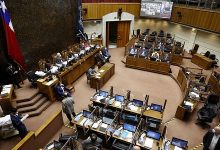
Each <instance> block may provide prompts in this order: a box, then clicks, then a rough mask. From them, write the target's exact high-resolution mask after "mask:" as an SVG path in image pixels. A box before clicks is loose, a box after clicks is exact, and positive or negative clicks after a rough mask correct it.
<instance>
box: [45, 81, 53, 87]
mask: <svg viewBox="0 0 220 150" xmlns="http://www.w3.org/2000/svg"><path fill="white" fill-rule="evenodd" d="M53 82H54V80H51V81H49V82H47V83H46V85H48V86H49V85H51V84H52V83H53Z"/></svg>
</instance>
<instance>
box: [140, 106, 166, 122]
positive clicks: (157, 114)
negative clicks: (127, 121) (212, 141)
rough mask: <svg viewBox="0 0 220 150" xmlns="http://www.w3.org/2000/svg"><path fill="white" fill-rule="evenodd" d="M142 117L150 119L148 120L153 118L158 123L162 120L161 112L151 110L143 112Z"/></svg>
mask: <svg viewBox="0 0 220 150" xmlns="http://www.w3.org/2000/svg"><path fill="white" fill-rule="evenodd" d="M143 116H145V117H150V118H155V119H158V120H160V121H162V119H163V113H162V112H159V111H155V110H151V109H149V110H145V111H144V113H143Z"/></svg>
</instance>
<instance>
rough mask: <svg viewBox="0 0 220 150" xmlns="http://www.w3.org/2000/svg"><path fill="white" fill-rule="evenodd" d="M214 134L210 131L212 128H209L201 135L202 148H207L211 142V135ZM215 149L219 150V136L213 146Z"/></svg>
mask: <svg viewBox="0 0 220 150" xmlns="http://www.w3.org/2000/svg"><path fill="white" fill-rule="evenodd" d="M213 136H214V133H213V132H212V130H209V131H208V132H207V133H206V134H205V136H204V137H203V146H204V148H203V150H209V146H210V144H211V142H212V137H213ZM215 150H220V138H219V139H218V142H217V144H216V146H215Z"/></svg>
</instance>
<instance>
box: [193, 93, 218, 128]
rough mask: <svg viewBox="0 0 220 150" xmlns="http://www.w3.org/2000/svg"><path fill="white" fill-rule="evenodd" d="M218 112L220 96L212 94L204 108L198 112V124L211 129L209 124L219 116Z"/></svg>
mask: <svg viewBox="0 0 220 150" xmlns="http://www.w3.org/2000/svg"><path fill="white" fill-rule="evenodd" d="M218 112H219V95H216V94H210V95H209V96H208V98H207V101H206V103H205V104H204V106H203V107H202V108H201V109H199V111H198V112H197V116H198V118H197V122H196V124H201V125H202V126H203V127H205V126H207V127H208V128H210V125H208V124H207V123H211V122H212V120H213V118H215V117H216V116H217V115H218Z"/></svg>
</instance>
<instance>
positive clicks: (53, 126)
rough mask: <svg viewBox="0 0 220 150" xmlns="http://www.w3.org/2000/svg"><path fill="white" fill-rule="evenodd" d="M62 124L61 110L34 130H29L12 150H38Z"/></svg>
mask: <svg viewBox="0 0 220 150" xmlns="http://www.w3.org/2000/svg"><path fill="white" fill-rule="evenodd" d="M62 126H63V117H62V111H61V110H59V111H58V112H56V113H55V114H54V115H53V116H52V117H51V118H49V119H48V120H47V121H46V122H45V123H44V124H43V125H42V126H41V127H40V128H39V129H38V130H37V131H36V132H33V131H30V132H29V133H28V134H27V135H26V136H25V137H24V138H23V139H22V140H21V141H20V142H19V143H18V144H17V145H16V146H15V147H14V148H13V149H12V150H29V149H30V150H38V149H39V148H42V147H44V146H45V145H46V144H47V143H48V142H49V140H50V139H51V138H52V137H53V136H54V135H55V134H56V133H57V131H58V130H59V129H60V128H61V127H62Z"/></svg>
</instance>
